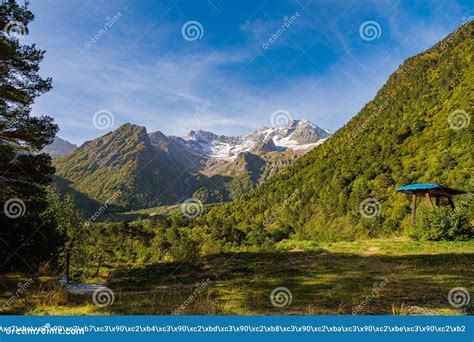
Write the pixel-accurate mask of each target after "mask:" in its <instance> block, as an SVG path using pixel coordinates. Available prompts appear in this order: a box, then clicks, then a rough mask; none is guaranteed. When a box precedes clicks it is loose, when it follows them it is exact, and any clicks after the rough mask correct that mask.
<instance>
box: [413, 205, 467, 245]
mask: <svg viewBox="0 0 474 342" xmlns="http://www.w3.org/2000/svg"><path fill="white" fill-rule="evenodd" d="M409 235H410V237H412V238H413V239H415V240H424V241H441V240H448V241H453V240H469V239H471V238H473V237H474V232H473V229H472V227H471V225H470V222H469V216H468V215H467V213H466V212H465V211H454V210H452V209H451V208H449V207H441V208H436V209H435V210H426V211H421V212H420V215H419V216H418V218H417V222H416V225H415V226H413V227H412V228H411V230H410V234H409Z"/></svg>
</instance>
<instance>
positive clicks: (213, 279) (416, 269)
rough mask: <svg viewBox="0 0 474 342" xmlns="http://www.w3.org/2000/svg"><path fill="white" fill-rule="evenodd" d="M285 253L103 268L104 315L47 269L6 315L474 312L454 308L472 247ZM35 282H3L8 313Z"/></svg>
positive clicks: (329, 246) (361, 245) (9, 278)
mask: <svg viewBox="0 0 474 342" xmlns="http://www.w3.org/2000/svg"><path fill="white" fill-rule="evenodd" d="M284 247H285V248H284V250H281V251H272V252H241V253H223V254H215V255H209V256H206V257H202V258H200V259H199V260H198V261H197V262H195V263H193V264H190V263H186V262H181V263H179V262H159V263H146V264H115V265H104V267H102V268H101V269H100V272H99V276H98V278H94V279H89V280H88V281H90V282H105V283H106V286H107V287H109V288H110V289H112V291H113V292H114V302H113V304H112V305H109V306H106V307H104V308H100V307H97V306H95V305H94V304H93V303H92V298H91V297H92V296H91V295H90V294H88V295H73V294H70V293H66V291H65V290H64V288H63V287H62V286H58V285H57V284H56V282H55V281H54V278H53V277H51V276H48V275H47V271H44V273H45V274H44V275H43V276H41V277H35V278H33V281H34V282H33V284H32V285H31V286H30V287H28V288H27V289H26V291H25V293H23V294H22V295H20V296H19V297H18V298H17V299H16V300H14V301H13V304H11V305H9V306H7V307H6V311H4V312H3V314H27V315H120V314H128V315H130V314H137V315H138V314H141V315H170V314H183V315H261V314H266V315H281V314H303V315H305V314H311V315H313V314H316V315H347V314H360V315H448V314H449V315H457V314H472V308H468V309H467V310H464V311H462V310H460V309H456V308H453V307H451V306H450V305H449V303H448V300H447V297H448V293H449V291H450V290H451V289H452V288H454V287H464V288H466V289H468V290H470V291H471V292H472V290H473V289H474V276H473V275H474V274H473V266H474V241H472V240H471V241H466V242H414V241H411V240H409V239H407V238H391V239H372V240H358V241H354V242H335V243H321V244H319V245H317V246H316V245H315V244H314V243H311V244H309V243H305V242H300V243H297V242H292V244H291V246H284ZM288 248H291V249H288ZM28 278H29V276H28V275H25V274H16V273H15V274H7V275H4V276H2V277H1V278H0V286H2V291H1V298H0V307H2V306H3V305H4V304H5V303H7V301H8V300H9V299H10V298H11V297H12V296H14V295H15V290H16V289H17V288H18V283H19V282H21V283H24V282H25V281H27V279H28ZM203 284H205V285H204V286H203ZM277 287H285V288H287V289H288V290H289V291H290V293H291V302H289V298H288V297H287V298H286V302H285V304H286V305H284V306H282V307H278V306H274V305H272V302H271V300H270V294H271V292H272V291H273V290H274V289H275V288H277ZM469 310H470V311H469Z"/></svg>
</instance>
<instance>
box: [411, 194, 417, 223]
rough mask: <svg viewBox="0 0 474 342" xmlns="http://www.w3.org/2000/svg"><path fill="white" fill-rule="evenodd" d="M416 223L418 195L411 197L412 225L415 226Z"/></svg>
mask: <svg viewBox="0 0 474 342" xmlns="http://www.w3.org/2000/svg"><path fill="white" fill-rule="evenodd" d="M415 221H416V193H415V192H414V193H413V195H412V196H411V224H412V225H414V224H415Z"/></svg>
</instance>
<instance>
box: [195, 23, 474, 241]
mask: <svg viewBox="0 0 474 342" xmlns="http://www.w3.org/2000/svg"><path fill="white" fill-rule="evenodd" d="M473 30H474V23H472V22H471V23H468V24H466V25H464V26H463V27H461V28H460V29H458V30H457V31H455V32H453V33H452V34H451V35H450V36H448V37H446V38H445V39H444V40H443V41H442V42H440V43H438V44H437V45H435V46H434V47H433V48H431V49H430V50H428V51H426V52H424V53H422V54H419V55H417V56H415V57H412V58H409V59H408V60H406V61H405V62H404V63H403V65H402V66H400V68H399V69H398V70H397V71H396V72H394V73H393V74H392V75H391V76H390V78H389V79H388V81H387V83H386V84H385V85H384V86H383V87H382V88H381V89H380V91H379V92H378V93H377V95H376V97H375V98H374V100H373V101H371V102H369V103H368V104H367V105H365V106H364V107H363V108H362V109H361V111H360V112H359V113H358V114H357V115H356V116H355V117H354V118H353V119H352V120H350V122H349V123H347V124H346V125H345V126H344V127H343V128H342V129H340V130H339V131H337V132H336V133H335V134H334V135H333V136H332V137H331V138H330V139H329V140H328V141H326V142H325V143H324V144H322V145H321V146H320V147H319V148H317V149H314V150H313V151H311V152H310V153H308V154H307V155H306V156H304V157H302V158H300V159H298V160H297V161H296V162H295V163H294V164H293V165H292V166H290V167H289V168H287V169H285V170H284V171H282V172H281V173H280V174H279V175H278V176H276V177H274V178H272V179H270V180H269V181H268V182H266V183H264V184H262V185H261V186H259V187H258V188H256V189H254V190H252V191H251V192H249V193H247V194H245V195H244V196H243V197H241V198H240V199H238V200H236V201H234V202H232V203H228V204H223V205H220V206H218V207H216V208H215V209H213V210H211V211H210V212H209V213H208V214H206V215H205V216H202V217H200V218H198V219H197V220H196V221H195V222H193V223H192V224H193V225H194V226H195V227H201V228H202V229H204V230H205V231H208V232H209V234H211V235H216V233H213V232H214V231H223V232H225V231H228V234H226V235H227V236H229V237H228V238H226V239H227V242H228V243H230V244H235V243H238V244H241V243H249V244H255V243H256V244H261V243H264V242H265V241H271V242H274V241H278V240H281V239H283V238H287V237H289V236H295V237H301V238H340V237H348V236H375V235H381V234H384V233H392V232H395V231H397V230H399V229H400V227H401V224H402V222H403V221H404V220H407V219H408V217H409V212H410V207H409V203H410V202H409V200H408V198H407V197H406V196H405V195H401V194H398V193H396V192H395V189H396V188H397V187H398V186H401V185H404V184H409V183H412V182H430V183H442V184H445V185H449V186H452V187H460V188H464V189H468V190H469V189H470V188H472V171H473V169H474V168H473V167H474V164H473V158H472V157H473V155H472V134H473V128H472V123H471V124H470V125H467V119H469V118H470V115H471V114H472V109H473V107H474V106H473V105H474V91H473V90H474V89H473V87H474V86H473V85H474V83H473V80H474V66H473V65H474V63H473V62H474V58H473V53H474V52H473V46H474V44H473ZM454 117H456V118H458V119H460V120H459V121H456V120H453V118H454ZM448 118H449V120H448ZM463 120H464V121H463ZM449 122H451V124H452V125H454V126H455V128H460V127H462V128H461V129H453V128H451V127H450V124H449ZM462 122H464V123H465V124H464V125H463V124H462ZM368 198H370V199H374V200H376V201H377V202H378V203H379V204H380V212H379V213H378V215H376V216H375V217H371V218H367V217H364V216H363V215H361V211H360V205H361V203H362V202H363V201H364V200H365V199H368ZM229 230H234V231H235V230H237V232H234V233H232V232H229ZM241 233H243V234H241ZM218 235H219V234H218ZM216 236H217V235H216ZM233 236H237V237H238V238H235V239H234V238H233ZM242 236H245V240H246V241H242ZM236 239H237V240H236Z"/></svg>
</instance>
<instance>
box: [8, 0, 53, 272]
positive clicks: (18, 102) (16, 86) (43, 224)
mask: <svg viewBox="0 0 474 342" xmlns="http://www.w3.org/2000/svg"><path fill="white" fill-rule="evenodd" d="M33 19H34V16H33V14H32V13H31V11H29V10H28V2H25V4H24V5H23V6H20V5H18V4H17V3H16V2H15V1H14V0H6V1H2V3H1V4H0V30H1V31H0V203H1V204H2V206H3V212H2V215H1V216H0V217H1V219H0V225H1V226H2V230H1V231H0V251H1V252H0V269H5V268H8V267H7V265H10V266H14V265H23V266H25V267H28V268H30V267H32V266H34V265H35V264H37V263H38V262H39V261H40V260H41V259H42V258H43V257H44V258H47V255H49V254H50V253H51V252H52V251H53V249H52V248H51V245H50V244H49V240H51V239H53V240H54V229H52V227H51V224H52V223H51V222H50V221H49V220H48V219H47V218H45V217H42V212H43V211H44V209H45V208H46V201H45V199H44V195H45V192H44V185H46V184H48V183H50V182H51V175H52V174H53V173H54V168H53V167H52V166H51V158H50V157H49V156H48V155H46V154H38V153H37V152H39V151H40V150H41V149H42V148H43V147H44V146H45V145H47V144H49V143H51V142H52V140H53V139H54V136H55V134H56V132H57V129H58V128H57V126H56V125H55V124H54V123H53V119H52V118H50V117H48V116H40V117H35V116H32V115H31V106H32V104H33V102H34V100H35V99H36V98H37V97H38V96H40V95H42V94H44V93H45V92H47V91H49V90H50V89H51V79H50V78H46V79H43V78H41V77H40V76H39V73H38V72H39V64H40V62H41V61H42V60H43V57H44V53H45V51H42V50H38V49H37V48H36V46H35V44H32V45H24V44H22V43H21V40H22V36H24V35H26V34H28V24H29V23H30V22H31V21H32V20H33Z"/></svg>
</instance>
